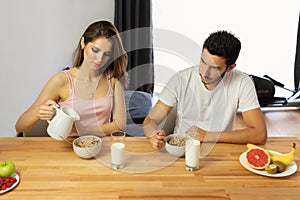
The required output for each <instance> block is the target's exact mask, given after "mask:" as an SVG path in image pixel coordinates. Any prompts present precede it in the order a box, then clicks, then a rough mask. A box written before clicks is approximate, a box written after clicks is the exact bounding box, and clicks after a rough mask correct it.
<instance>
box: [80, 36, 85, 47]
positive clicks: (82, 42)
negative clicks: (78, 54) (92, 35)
mask: <svg viewBox="0 0 300 200" xmlns="http://www.w3.org/2000/svg"><path fill="white" fill-rule="evenodd" d="M80 45H81V49H84V47H85V44H84V37H81V40H80Z"/></svg>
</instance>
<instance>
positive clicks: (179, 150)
mask: <svg viewBox="0 0 300 200" xmlns="http://www.w3.org/2000/svg"><path fill="white" fill-rule="evenodd" d="M185 141H186V138H185V136H181V135H174V134H171V135H168V136H167V137H166V150H167V152H168V153H169V154H171V155H173V156H177V157H181V156H183V155H184V153H185Z"/></svg>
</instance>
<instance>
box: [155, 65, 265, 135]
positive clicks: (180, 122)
mask: <svg viewBox="0 0 300 200" xmlns="http://www.w3.org/2000/svg"><path fill="white" fill-rule="evenodd" d="M159 100H160V101H162V102H163V103H165V104H167V105H169V106H172V107H173V106H175V105H176V106H177V115H176V124H175V128H174V133H175V134H179V135H184V134H185V132H186V130H187V129H188V128H190V127H191V126H192V125H196V126H198V127H200V128H202V129H204V130H207V131H225V130H227V131H230V130H232V129H233V126H234V121H235V116H236V112H237V110H238V109H240V110H241V111H242V112H244V111H247V110H251V109H255V108H258V107H259V103H258V100H257V95H256V90H255V86H254V83H253V81H252V80H251V78H250V77H249V76H248V75H247V74H245V73H243V72H240V71H238V70H235V69H233V70H231V71H230V72H226V73H225V76H224V77H223V79H222V81H221V82H220V83H219V84H218V86H217V87H216V88H215V89H214V90H212V91H209V90H207V89H206V88H205V86H204V84H203V83H202V82H201V78H200V75H199V73H198V66H197V67H190V68H187V69H185V70H182V71H180V72H178V73H176V74H175V75H174V76H173V77H172V78H171V79H170V80H169V82H168V83H167V85H166V86H165V87H164V89H163V91H162V92H161V94H160V95H159Z"/></svg>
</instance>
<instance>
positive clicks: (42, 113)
mask: <svg viewBox="0 0 300 200" xmlns="http://www.w3.org/2000/svg"><path fill="white" fill-rule="evenodd" d="M51 106H57V103H56V102H55V101H53V100H47V101H46V102H45V103H44V104H43V105H41V106H40V108H39V111H38V116H39V118H40V119H41V120H50V119H52V117H53V116H54V114H55V109H54V108H53V107H51Z"/></svg>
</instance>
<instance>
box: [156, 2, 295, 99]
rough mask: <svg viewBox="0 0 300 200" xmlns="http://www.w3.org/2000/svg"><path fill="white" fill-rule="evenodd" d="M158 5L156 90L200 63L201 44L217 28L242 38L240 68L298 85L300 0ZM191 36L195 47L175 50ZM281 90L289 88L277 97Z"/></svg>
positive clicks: (238, 62)
mask: <svg viewBox="0 0 300 200" xmlns="http://www.w3.org/2000/svg"><path fill="white" fill-rule="evenodd" d="M152 4H153V30H154V34H153V43H154V63H155V88H154V92H156V93H158V92H160V90H161V88H162V86H163V85H164V84H165V83H166V82H167V80H168V79H169V78H170V77H171V75H172V74H174V73H175V72H176V71H178V70H180V69H184V68H187V67H189V66H191V65H198V63H199V59H200V53H201V50H200V48H198V47H200V46H201V45H202V44H203V42H204V40H205V39H206V38H207V37H208V35H209V33H211V32H214V31H216V30H228V31H231V32H232V33H234V34H235V35H236V36H237V37H239V38H240V40H241V42H242V49H241V52H240V56H239V58H238V60H237V69H239V70H241V71H243V72H246V73H248V74H253V75H256V76H263V75H265V74H266V75H269V76H270V77H272V78H274V79H275V80H277V81H280V82H282V83H284V84H285V86H286V87H287V88H291V89H294V82H293V77H294V62H295V53H296V52H295V50H296V40H297V30H298V19H299V8H300V1H298V0H289V1H274V0H264V1H260V0H252V1H239V0H226V1H224V0H210V1H202V0H200V1H199V0H184V1H182V0H153V3H152ZM162 32H165V34H163V33H162ZM178 38H181V39H178ZM182 38H183V40H182ZM166 41H167V42H166ZM186 41H188V42H191V43H190V44H191V45H195V46H194V48H192V47H191V48H190V49H188V51H187V52H184V53H183V55H180V53H178V51H173V48H178V46H182V45H185V42H186ZM162 43H169V44H165V46H167V47H168V48H161V46H162ZM197 45H198V46H197ZM176 46H177V47H176ZM189 54H192V56H190V57H188V55H189ZM187 57H188V59H187ZM165 74H167V75H165ZM279 90H280V89H279ZM278 92H283V93H284V91H277V90H276V96H277V93H278ZM280 95H281V94H280ZM288 95H291V94H290V93H288ZM284 96H286V95H285V94H284Z"/></svg>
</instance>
